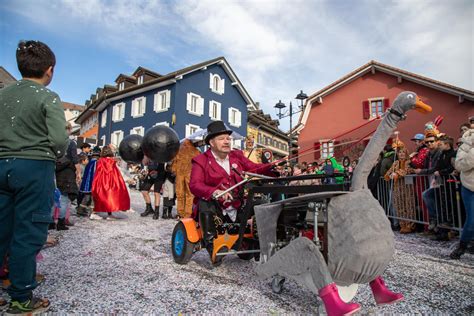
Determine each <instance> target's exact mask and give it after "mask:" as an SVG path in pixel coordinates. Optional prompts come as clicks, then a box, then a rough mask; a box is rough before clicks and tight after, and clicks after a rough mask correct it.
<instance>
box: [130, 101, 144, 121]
mask: <svg viewBox="0 0 474 316" xmlns="http://www.w3.org/2000/svg"><path fill="white" fill-rule="evenodd" d="M145 107H146V98H145V97H139V98H136V99H135V100H133V101H132V117H140V116H143V115H144V114H145Z"/></svg>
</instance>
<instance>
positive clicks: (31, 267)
mask: <svg viewBox="0 0 474 316" xmlns="http://www.w3.org/2000/svg"><path fill="white" fill-rule="evenodd" d="M16 59H17V63H18V69H19V70H20V73H21V75H22V77H23V78H22V79H21V80H20V81H18V82H17V83H14V84H12V85H10V86H7V87H6V88H4V89H1V90H0V113H2V114H1V115H0V126H1V128H0V266H2V265H3V260H5V256H6V255H8V257H9V260H8V269H9V279H10V281H11V286H10V287H9V288H8V289H7V292H8V294H9V295H10V297H11V302H10V305H9V308H8V310H7V313H6V314H7V315H19V314H20V315H21V314H30V313H37V312H40V311H45V310H47V309H48V308H49V301H48V300H47V299H40V298H37V297H34V296H33V289H34V288H35V287H36V286H37V283H36V280H35V276H36V255H37V254H38V252H39V251H40V250H41V248H42V247H43V245H44V243H45V242H46V238H47V234H48V225H49V223H50V222H52V217H51V209H52V206H53V193H54V187H55V185H54V169H55V160H56V157H60V156H62V155H64V152H65V150H66V145H67V140H68V136H67V134H66V129H65V126H66V120H65V118H64V111H63V109H62V103H61V100H60V99H59V97H58V95H57V94H56V93H54V92H52V91H50V90H48V89H47V88H46V86H47V85H48V84H49V83H50V82H51V80H52V78H53V70H54V65H55V64H56V58H55V56H54V53H53V52H52V51H51V49H50V48H49V47H48V46H47V45H45V44H44V43H41V42H38V41H21V42H20V43H19V44H18V48H17V51H16Z"/></svg>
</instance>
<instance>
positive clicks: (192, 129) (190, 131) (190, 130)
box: [185, 124, 201, 137]
mask: <svg viewBox="0 0 474 316" xmlns="http://www.w3.org/2000/svg"><path fill="white" fill-rule="evenodd" d="M200 129H201V127H199V125H194V124H187V125H186V136H185V137H189V136H190V135H192V134H194V133H196V132H197V131H198V130H200Z"/></svg>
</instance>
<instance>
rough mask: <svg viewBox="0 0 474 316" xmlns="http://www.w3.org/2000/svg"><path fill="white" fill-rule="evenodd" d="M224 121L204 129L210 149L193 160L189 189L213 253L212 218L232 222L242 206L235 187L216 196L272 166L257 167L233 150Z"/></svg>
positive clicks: (213, 225)
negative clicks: (247, 175) (248, 174)
mask: <svg viewBox="0 0 474 316" xmlns="http://www.w3.org/2000/svg"><path fill="white" fill-rule="evenodd" d="M230 134H232V131H231V130H228V129H227V128H226V127H225V125H224V122H222V121H214V122H212V123H210V124H209V125H208V126H207V136H206V138H205V142H206V144H207V145H209V146H210V148H209V149H208V150H207V151H206V152H204V153H202V154H200V155H199V156H196V157H194V158H193V160H192V165H193V166H192V171H191V181H190V183H189V188H190V190H191V193H192V194H194V196H195V204H198V208H199V222H200V225H201V228H202V231H203V239H204V243H205V245H206V249H207V250H208V251H209V253H210V254H212V244H213V243H212V241H213V239H214V238H215V237H216V236H217V234H216V227H215V223H214V217H215V216H217V217H221V219H223V220H224V221H229V220H230V221H233V222H235V221H236V219H237V217H238V215H239V212H238V211H239V210H240V208H241V206H242V204H243V201H242V200H243V196H242V194H241V193H242V188H241V187H239V188H235V189H234V190H233V191H231V192H227V193H226V194H225V195H223V196H222V197H220V198H219V199H218V200H217V203H216V196H217V195H219V194H220V193H222V192H223V191H225V190H226V189H228V188H230V187H232V186H233V185H234V184H236V183H238V182H240V181H242V177H241V174H242V172H243V171H249V172H253V173H260V174H268V175H271V176H274V174H273V173H272V172H271V171H270V169H271V168H272V165H271V164H256V163H254V162H252V161H250V160H249V159H247V158H246V157H245V156H244V155H243V153H242V151H240V150H232V149H231V142H232V139H231V137H230Z"/></svg>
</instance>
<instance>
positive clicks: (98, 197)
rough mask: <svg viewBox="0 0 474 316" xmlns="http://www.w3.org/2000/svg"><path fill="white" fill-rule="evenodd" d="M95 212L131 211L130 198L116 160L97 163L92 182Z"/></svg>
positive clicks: (102, 160)
mask: <svg viewBox="0 0 474 316" xmlns="http://www.w3.org/2000/svg"><path fill="white" fill-rule="evenodd" d="M92 198H93V199H94V212H117V211H126V210H128V209H130V196H129V194H128V190H127V187H126V185H125V182H124V181H123V177H122V174H121V173H120V171H119V169H118V168H117V162H116V161H115V160H114V158H110V157H103V158H100V159H99V161H98V162H97V167H96V170H95V174H94V181H93V182H92Z"/></svg>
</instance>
